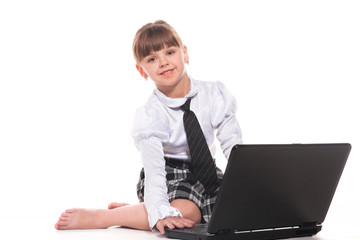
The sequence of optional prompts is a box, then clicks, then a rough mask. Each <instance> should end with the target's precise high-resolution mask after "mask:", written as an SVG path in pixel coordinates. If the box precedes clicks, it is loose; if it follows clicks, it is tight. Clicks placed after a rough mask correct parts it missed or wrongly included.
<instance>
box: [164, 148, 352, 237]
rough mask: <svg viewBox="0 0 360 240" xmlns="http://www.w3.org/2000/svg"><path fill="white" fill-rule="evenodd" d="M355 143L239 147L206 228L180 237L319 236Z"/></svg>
mask: <svg viewBox="0 0 360 240" xmlns="http://www.w3.org/2000/svg"><path fill="white" fill-rule="evenodd" d="M350 149H351V145H350V144H347V143H339V144H281V145H236V146H235V147H234V148H233V149H232V152H231V155H230V158H229V162H228V164H227V167H226V170H225V174H224V178H223V180H222V183H221V187H220V191H219V193H218V196H217V200H216V203H215V206H214V210H213V213H212V216H211V220H210V222H209V223H208V224H206V225H204V224H199V225H196V226H195V227H194V228H191V229H189V228H185V229H173V230H171V229H166V236H167V237H169V238H178V239H189V240H190V239H194V240H202V239H280V238H295V237H305V236H312V235H315V234H317V233H318V232H319V231H320V230H321V227H322V225H321V224H322V223H323V221H324V219H325V216H326V214H327V211H328V209H329V206H330V203H331V200H332V198H333V196H334V193H335V190H336V187H337V185H338V182H339V179H340V176H341V173H342V171H343V169H344V166H345V163H346V160H347V158H348V155H349V153H350Z"/></svg>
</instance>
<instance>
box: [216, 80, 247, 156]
mask: <svg viewBox="0 0 360 240" xmlns="http://www.w3.org/2000/svg"><path fill="white" fill-rule="evenodd" d="M216 85H217V88H216V89H215V90H214V93H213V95H212V96H213V97H212V99H211V103H210V111H211V122H212V125H213V127H214V128H215V129H217V134H216V136H217V138H218V140H219V142H220V145H221V148H222V150H223V152H224V155H225V157H226V159H229V156H230V152H231V149H232V147H233V146H234V145H236V144H242V133H241V129H240V126H239V123H238V121H237V119H236V110H237V102H236V100H235V98H234V97H233V96H232V94H231V93H230V92H229V91H228V90H227V89H226V87H225V85H224V84H223V83H221V82H217V83H216Z"/></svg>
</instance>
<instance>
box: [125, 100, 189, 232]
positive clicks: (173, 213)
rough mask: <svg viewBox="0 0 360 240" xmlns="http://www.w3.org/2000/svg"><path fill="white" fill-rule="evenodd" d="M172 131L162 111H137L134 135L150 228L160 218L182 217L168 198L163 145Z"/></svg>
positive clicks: (143, 109) (146, 109)
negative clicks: (142, 171)
mask: <svg viewBox="0 0 360 240" xmlns="http://www.w3.org/2000/svg"><path fill="white" fill-rule="evenodd" d="M169 132H170V125H169V121H168V119H167V118H166V116H164V115H163V114H161V113H160V112H159V111H156V110H154V109H152V108H150V107H146V106H145V107H143V108H140V109H139V110H138V111H137V112H136V115H135V121H134V127H133V131H132V136H133V138H134V142H135V145H136V147H137V148H138V149H139V151H140V153H141V160H142V163H143V165H144V171H145V189H144V203H145V207H146V210H147V213H148V220H149V225H150V229H154V227H155V225H156V223H157V222H158V221H159V220H160V219H164V218H166V217H181V216H182V215H181V213H180V211H179V210H178V209H176V208H173V207H171V206H170V203H169V197H168V195H167V185H166V171H165V159H164V151H163V144H164V143H165V142H167V141H168V139H169Z"/></svg>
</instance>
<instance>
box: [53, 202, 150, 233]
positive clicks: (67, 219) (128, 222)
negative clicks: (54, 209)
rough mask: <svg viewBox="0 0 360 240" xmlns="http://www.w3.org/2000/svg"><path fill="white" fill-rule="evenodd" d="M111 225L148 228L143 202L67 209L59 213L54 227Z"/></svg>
mask: <svg viewBox="0 0 360 240" xmlns="http://www.w3.org/2000/svg"><path fill="white" fill-rule="evenodd" d="M112 226H123V227H130V228H135V229H140V230H150V228H149V222H148V217H147V211H146V208H145V205H144V204H143V203H140V204H135V205H125V206H122V207H117V208H114V209H82V208H76V209H68V210H66V211H65V212H64V213H62V214H61V216H60V218H59V220H58V222H57V223H56V224H55V228H56V229H58V230H67V229H90V228H108V227H112Z"/></svg>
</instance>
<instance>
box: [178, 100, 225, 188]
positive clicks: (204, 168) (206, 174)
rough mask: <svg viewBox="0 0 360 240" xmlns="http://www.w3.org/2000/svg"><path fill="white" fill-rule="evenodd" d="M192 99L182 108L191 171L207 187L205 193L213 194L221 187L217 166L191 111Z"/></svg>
mask: <svg viewBox="0 0 360 240" xmlns="http://www.w3.org/2000/svg"><path fill="white" fill-rule="evenodd" d="M190 102H191V98H188V99H187V101H186V102H185V104H184V105H182V106H181V107H180V108H181V109H182V110H183V111H184V118H183V120H184V127H185V133H186V138H187V141H188V145H189V150H190V157H191V162H190V164H189V167H190V171H191V172H192V173H193V174H194V175H195V176H196V178H197V179H198V180H199V181H200V182H201V183H202V185H203V186H204V187H205V193H208V194H209V193H211V192H214V191H215V190H216V188H217V187H218V186H219V179H218V176H217V173H216V166H215V163H214V160H213V158H212V156H211V153H210V150H209V147H208V145H207V142H206V140H205V137H204V134H203V132H202V130H201V127H200V124H199V121H198V119H197V117H196V115H195V113H194V112H193V111H191V110H190Z"/></svg>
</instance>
